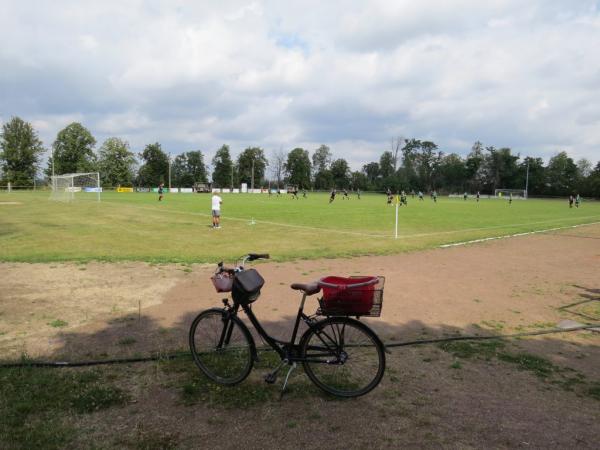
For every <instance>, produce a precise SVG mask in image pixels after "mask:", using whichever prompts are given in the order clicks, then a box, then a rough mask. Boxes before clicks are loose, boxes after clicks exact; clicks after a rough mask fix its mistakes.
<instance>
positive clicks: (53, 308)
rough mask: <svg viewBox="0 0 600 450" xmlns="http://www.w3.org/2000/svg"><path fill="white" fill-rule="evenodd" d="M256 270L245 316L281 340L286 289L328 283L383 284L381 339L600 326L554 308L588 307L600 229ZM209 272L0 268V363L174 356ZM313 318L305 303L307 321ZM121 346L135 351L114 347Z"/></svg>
mask: <svg viewBox="0 0 600 450" xmlns="http://www.w3.org/2000/svg"><path fill="white" fill-rule="evenodd" d="M258 268H259V270H260V272H261V274H262V275H263V276H264V278H265V279H266V280H267V283H266V285H265V288H264V289H263V293H262V296H261V298H260V300H259V301H258V302H256V303H255V306H254V309H255V312H256V314H257V315H258V316H259V317H260V318H261V319H262V320H264V321H265V322H270V325H271V328H270V329H271V330H274V332H275V333H276V334H280V335H281V336H285V335H286V334H287V332H288V331H287V330H288V325H289V321H290V320H291V318H292V317H293V316H294V315H295V313H296V310H297V306H298V301H299V296H298V294H297V292H294V291H291V290H290V289H289V284H290V283H292V282H295V281H312V280H315V279H318V278H319V277H321V276H323V275H326V274H342V275H343V274H349V275H355V274H377V275H383V276H385V277H386V285H385V299H384V305H383V314H382V316H381V318H380V319H375V320H371V322H372V325H373V326H374V327H375V328H377V329H378V330H379V331H380V332H381V333H382V335H383V338H384V339H385V340H394V341H398V340H411V339H415V338H418V337H420V336H421V335H422V332H423V331H422V329H423V328H427V329H429V330H437V333H438V334H442V333H444V332H449V331H454V330H461V332H463V333H471V332H481V331H482V330H481V329H487V330H491V331H493V332H496V333H506V332H515V331H524V330H532V329H541V328H548V327H552V326H554V325H556V323H558V322H559V321H560V320H561V319H575V320H580V321H584V320H588V321H590V317H592V318H593V317H597V318H598V321H600V311H599V308H598V306H597V303H598V302H593V301H590V302H588V303H586V304H582V305H579V306H575V307H573V308H570V309H569V310H568V311H562V310H559V309H558V308H560V307H563V306H565V305H568V304H572V303H576V302H578V301H585V300H586V299H587V297H590V296H591V297H593V296H594V295H595V296H596V297H597V296H598V295H597V289H598V288H599V287H600V286H599V285H598V279H599V277H598V275H599V273H600V226H589V227H582V228H578V229H574V230H571V231H568V232H559V233H553V234H541V235H535V236H527V237H518V238H514V239H507V240H502V241H491V242H488V243H482V244H476V245H473V246H469V247H457V248H447V249H435V250H429V251H424V252H418V253H410V254H402V255H393V256H378V257H361V258H353V259H345V260H318V261H295V262H290V263H264V264H260V265H259V266H258ZM211 271H212V267H206V266H182V265H158V266H156V265H146V264H143V263H129V264H104V263H90V264H87V265H79V264H2V265H0V274H1V275H2V276H0V300H1V301H0V356H5V357H6V356H15V355H17V353H18V352H22V351H26V352H27V353H28V354H30V355H33V356H44V355H51V354H57V353H58V354H62V355H64V356H70V355H81V353H82V351H84V352H85V353H86V354H87V353H90V349H92V350H95V353H97V354H100V353H106V354H117V353H123V352H126V353H131V352H140V351H148V350H159V349H168V348H169V347H181V346H184V345H185V334H186V331H187V328H188V327H189V323H190V322H191V319H192V318H193V316H194V315H195V314H196V313H197V312H198V311H200V310H202V309H204V308H208V307H211V306H218V305H219V304H220V298H221V296H220V295H219V294H217V293H215V292H214V290H213V288H212V285H211V283H210V280H209V277H210V273H211ZM311 302H312V303H311ZM139 306H141V308H142V310H141V316H139V315H138V313H139V311H138V308H139ZM315 307H316V302H314V301H313V300H309V302H308V307H307V308H308V310H309V311H310V309H312V308H315ZM575 313H585V314H586V315H587V316H588V317H587V318H586V317H582V316H580V315H577V314H575ZM139 319H141V320H139ZM63 322H64V324H63ZM400 329H401V330H402V334H400V333H398V330H400ZM430 332H431V331H430ZM127 337H130V339H129V340H135V341H136V342H135V343H132V344H129V345H119V342H120V341H122V340H123V339H127ZM94 341H95V342H94ZM92 353H94V351H92Z"/></svg>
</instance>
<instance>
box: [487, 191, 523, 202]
mask: <svg viewBox="0 0 600 450" xmlns="http://www.w3.org/2000/svg"><path fill="white" fill-rule="evenodd" d="M511 195H512V198H514V199H517V198H518V199H522V200H525V199H527V191H525V189H496V190H495V191H494V196H495V197H497V198H509V197H510V196H511Z"/></svg>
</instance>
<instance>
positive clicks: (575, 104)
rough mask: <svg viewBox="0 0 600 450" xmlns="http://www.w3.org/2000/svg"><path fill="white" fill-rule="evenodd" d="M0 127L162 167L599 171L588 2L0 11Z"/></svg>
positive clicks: (78, 4) (175, 1)
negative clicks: (418, 143)
mask: <svg viewBox="0 0 600 450" xmlns="http://www.w3.org/2000/svg"><path fill="white" fill-rule="evenodd" d="M0 10H1V11H2V13H1V14H0V42H2V45H0V123H4V122H6V121H8V120H10V118H11V117H13V116H19V117H21V118H23V119H24V120H27V121H29V122H31V123H32V124H33V125H34V127H35V128H36V130H37V131H38V133H39V135H40V138H41V139H42V140H43V142H44V144H45V146H46V147H47V148H50V147H51V144H52V142H53V141H54V139H55V138H56V134H57V133H58V131H60V129H62V128H63V127H64V126H66V125H68V124H69V123H71V122H73V121H76V122H80V123H82V124H83V125H84V126H85V127H87V128H88V129H89V130H90V131H91V132H92V134H93V135H94V136H95V138H96V140H97V141H98V146H99V145H100V144H101V143H102V142H103V141H104V140H105V139H106V138H108V137H111V136H116V137H120V138H122V139H125V140H127V141H128V142H129V143H130V146H131V149H132V150H134V151H135V152H141V150H142V149H143V147H144V146H145V145H147V144H150V143H154V142H160V143H161V145H162V147H163V149H164V150H165V151H167V152H170V153H172V154H173V155H175V154H178V153H181V152H184V151H190V150H202V151H203V152H204V154H205V157H206V160H207V162H210V159H211V158H212V156H213V155H214V153H215V151H216V150H217V149H218V148H219V147H220V146H221V145H223V144H228V145H229V146H230V148H231V150H232V153H233V154H234V155H237V154H238V153H239V152H240V151H242V150H243V149H244V148H246V147H249V146H259V147H262V148H263V149H265V152H266V154H267V156H269V155H271V154H272V153H273V152H275V151H277V150H279V149H283V150H286V151H289V150H292V149H293V148H295V147H302V148H305V149H307V150H309V151H310V152H311V153H312V151H314V149H316V148H317V147H319V145H321V144H325V145H328V146H329V147H330V148H331V149H332V151H333V153H334V156H335V157H337V158H340V157H343V158H345V159H346V160H347V161H348V162H349V163H350V165H351V167H352V168H353V169H359V168H360V167H361V166H362V165H363V164H365V163H367V162H370V161H377V160H378V159H379V156H380V155H381V153H382V152H383V151H385V150H389V149H390V147H391V141H392V139H394V138H397V137H404V138H417V139H427V140H433V141H434V142H435V143H436V144H438V145H439V148H440V150H442V151H443V152H445V153H451V152H456V153H459V154H461V155H463V156H464V155H466V154H467V153H468V152H469V151H470V148H471V146H472V144H473V142H475V141H476V140H479V141H481V142H483V144H484V145H486V146H487V145H493V146H495V147H510V148H512V149H513V151H514V152H515V153H519V154H520V155H521V156H539V157H543V158H544V159H545V160H547V159H548V158H549V157H550V156H552V155H553V154H555V153H557V152H558V151H561V150H565V151H567V152H568V153H569V155H570V156H572V157H573V158H574V159H575V160H577V159H579V158H587V159H589V160H591V161H592V162H593V163H594V164H595V163H596V162H597V161H599V160H600V50H599V48H600V2H599V1H588V0H576V1H569V0H526V1H523V0H505V1H498V0H486V1H481V0H478V1H471V0H453V1H446V0H421V1H418V2H416V1H414V0H406V1H405V0H396V1H389V0H371V1H351V0H348V1H327V2H323V1H313V0H303V1H285V2H283V1H264V2H259V1H226V0H224V1H220V2H215V1H192V0H189V1H183V0H168V1H167V0H165V1H159V0H152V1H141V0H139V1H128V0H104V1H102V2H99V1H87V0H73V1H72V0H53V1H42V0H39V1H35V0H19V1H13V0H0Z"/></svg>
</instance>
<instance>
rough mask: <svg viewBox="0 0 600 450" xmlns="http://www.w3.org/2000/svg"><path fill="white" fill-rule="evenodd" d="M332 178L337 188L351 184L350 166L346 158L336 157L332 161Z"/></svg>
mask: <svg viewBox="0 0 600 450" xmlns="http://www.w3.org/2000/svg"><path fill="white" fill-rule="evenodd" d="M331 178H332V181H333V185H334V186H335V187H337V188H347V187H349V186H350V167H349V166H348V163H347V162H346V160H345V159H343V158H340V159H336V160H335V161H333V162H332V163H331Z"/></svg>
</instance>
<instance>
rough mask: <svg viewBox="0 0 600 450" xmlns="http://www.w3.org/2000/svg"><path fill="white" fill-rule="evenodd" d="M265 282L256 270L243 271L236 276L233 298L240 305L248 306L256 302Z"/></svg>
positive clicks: (232, 291) (232, 292) (232, 290)
mask: <svg viewBox="0 0 600 450" xmlns="http://www.w3.org/2000/svg"><path fill="white" fill-rule="evenodd" d="M264 284H265V280H264V278H263V277H261V276H260V274H259V273H258V272H257V271H256V270H254V269H248V270H243V271H242V272H238V273H237V274H236V275H235V278H234V280H233V286H232V289H231V296H232V298H233V301H234V302H236V303H239V304H240V305H248V304H250V303H252V302H254V301H256V300H257V299H258V297H259V295H260V289H261V288H262V287H263V285H264Z"/></svg>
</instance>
